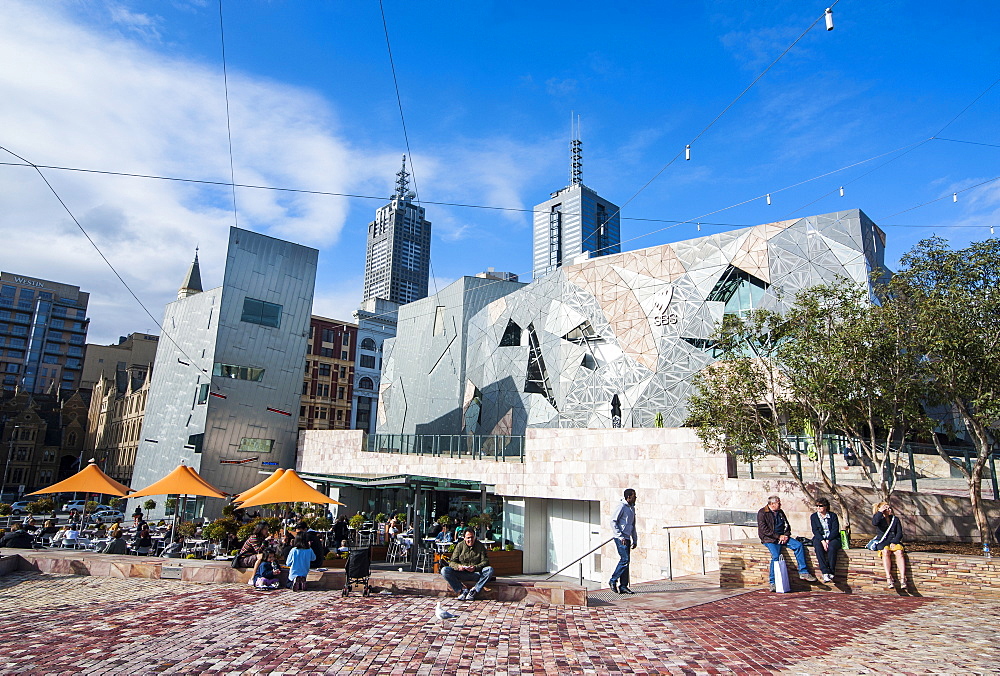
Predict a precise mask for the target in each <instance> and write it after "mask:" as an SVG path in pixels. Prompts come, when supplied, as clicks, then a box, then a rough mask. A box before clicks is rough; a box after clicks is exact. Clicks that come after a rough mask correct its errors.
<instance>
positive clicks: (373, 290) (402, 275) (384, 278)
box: [363, 156, 431, 305]
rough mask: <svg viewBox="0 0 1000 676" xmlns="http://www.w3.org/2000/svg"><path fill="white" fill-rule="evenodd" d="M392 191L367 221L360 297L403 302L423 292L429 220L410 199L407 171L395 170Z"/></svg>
mask: <svg viewBox="0 0 1000 676" xmlns="http://www.w3.org/2000/svg"><path fill="white" fill-rule="evenodd" d="M396 177H397V180H396V192H395V194H394V195H393V196H392V198H390V200H389V203H388V204H386V205H385V206H383V207H381V208H380V209H379V210H378V211H377V212H376V213H375V220H374V221H372V222H371V223H369V224H368V245H367V250H366V256H365V285H364V297H363V300H369V299H371V298H383V299H385V300H389V301H392V302H394V303H399V304H400V305H403V304H405V303H412V302H413V301H415V300H420V299H421V298H424V297H426V296H427V280H428V274H429V271H430V260H431V223H430V221H428V220H427V219H426V218H425V214H424V208H423V207H421V206H418V205H416V204H414V203H413V201H412V200H413V198H414V197H415V195H414V193H412V192H410V175H409V173H408V172H407V171H406V157H405V156H404V157H403V168H402V169H401V170H400V171H399V173H397V174H396Z"/></svg>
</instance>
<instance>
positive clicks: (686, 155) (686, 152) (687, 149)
mask: <svg viewBox="0 0 1000 676" xmlns="http://www.w3.org/2000/svg"><path fill="white" fill-rule="evenodd" d="M684 159H685V160H690V159H691V146H690V144H689V145H686V146H684Z"/></svg>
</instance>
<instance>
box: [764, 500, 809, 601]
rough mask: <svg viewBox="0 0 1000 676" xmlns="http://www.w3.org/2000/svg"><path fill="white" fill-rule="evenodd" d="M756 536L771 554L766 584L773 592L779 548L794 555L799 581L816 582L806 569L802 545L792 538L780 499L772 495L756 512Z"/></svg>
mask: <svg viewBox="0 0 1000 676" xmlns="http://www.w3.org/2000/svg"><path fill="white" fill-rule="evenodd" d="M757 535H758V536H759V537H760V541H761V543H762V544H763V545H764V546H765V547H767V549H768V551H770V552H771V565H770V566H769V567H768V584H769V585H770V588H771V591H774V589H775V587H774V562H775V561H777V560H779V559H780V558H781V548H782V547H788V548H789V549H790V550H792V554H794V555H795V563H797V564H798V567H799V579H802V580H805V581H806V582H816V577H815V576H814V575H812V573H810V572H809V568H807V567H806V553H805V551H803V549H802V543H801V542H799V541H798V540H796V539H794V538H792V525H791V524H790V523H788V517H787V516H785V512H784V510H782V509H781V498H779V497H778V496H777V495H772V496H770V497H769V498H768V499H767V506H765V507H761V508H760V511H758V512H757Z"/></svg>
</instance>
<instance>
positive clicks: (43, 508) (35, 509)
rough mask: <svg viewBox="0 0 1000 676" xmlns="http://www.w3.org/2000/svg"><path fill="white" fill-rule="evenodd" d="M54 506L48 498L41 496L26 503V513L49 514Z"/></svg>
mask: <svg viewBox="0 0 1000 676" xmlns="http://www.w3.org/2000/svg"><path fill="white" fill-rule="evenodd" d="M55 508H56V503H54V502H52V500H50V499H49V498H43V499H41V500H35V501H34V502H29V503H28V514H51V513H52V510H54V509H55Z"/></svg>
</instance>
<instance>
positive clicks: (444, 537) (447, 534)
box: [434, 524, 455, 544]
mask: <svg viewBox="0 0 1000 676" xmlns="http://www.w3.org/2000/svg"><path fill="white" fill-rule="evenodd" d="M434 539H435V540H436V541H437V542H439V543H441V544H451V543H452V542H454V541H455V536H454V535H452V532H451V528H450V527H449V526H448V524H444V525H442V526H441V532H440V533H438V534H437V535H435V536H434Z"/></svg>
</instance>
